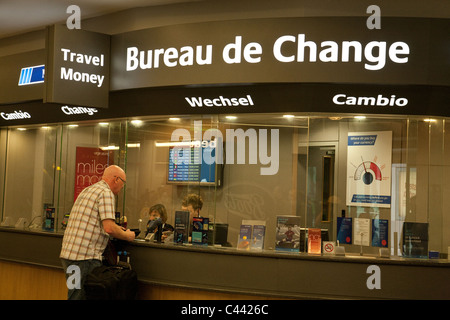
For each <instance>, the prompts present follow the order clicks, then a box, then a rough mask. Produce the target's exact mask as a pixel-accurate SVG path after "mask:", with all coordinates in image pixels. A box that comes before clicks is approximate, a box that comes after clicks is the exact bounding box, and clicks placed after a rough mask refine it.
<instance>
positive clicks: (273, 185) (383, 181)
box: [0, 113, 450, 257]
mask: <svg viewBox="0 0 450 320" xmlns="http://www.w3.org/2000/svg"><path fill="white" fill-rule="evenodd" d="M447 126H448V124H447V122H446V120H445V119H424V118H419V117H400V116H398V117H393V116H389V117H388V116H381V115H377V116H366V117H364V118H362V117H359V118H355V117H353V116H349V115H326V116H325V115H320V114H316V115H314V114H310V115H304V114H301V113H298V114H291V115H285V114H280V113H273V114H269V113H266V114H256V113H252V114H237V115H233V116H232V115H189V116H186V115H184V116H157V117H142V118H139V119H123V120H122V119H115V120H110V121H108V122H83V123H77V124H58V125H52V126H45V127H42V126H40V127H37V126H29V127H24V128H5V129H2V130H1V135H0V147H1V149H2V152H1V155H0V156H1V158H0V160H1V163H2V169H1V170H0V178H1V179H2V183H1V184H0V188H1V191H2V192H1V194H2V198H1V199H0V201H1V205H2V213H1V218H2V226H3V227H16V224H17V223H19V222H20V223H19V224H18V225H17V227H22V228H25V229H26V230H27V229H30V230H46V231H54V232H63V222H64V219H65V215H66V214H68V213H69V212H70V209H71V207H72V205H73V202H74V199H75V198H76V196H77V194H78V192H80V191H81V190H82V188H84V187H85V186H87V185H89V184H91V183H95V182H96V181H98V180H99V179H101V174H102V172H103V169H104V168H105V167H106V166H108V165H110V164H117V165H119V166H121V167H122V168H124V170H125V171H126V174H127V183H126V186H125V188H124V190H123V191H122V192H121V193H120V194H119V196H118V197H117V211H118V212H120V213H121V215H122V216H126V218H127V224H128V227H129V228H139V229H141V231H142V234H145V231H146V225H147V222H148V221H149V219H150V208H151V207H152V206H153V205H156V204H162V205H164V207H165V209H166V211H167V221H166V223H167V224H170V225H172V226H174V225H175V220H174V219H175V212H176V211H180V210H186V209H187V208H186V206H184V205H183V200H184V199H185V197H186V196H187V195H190V194H195V195H198V196H200V197H201V198H202V200H203V206H202V208H201V210H200V212H199V213H197V215H200V216H202V217H204V218H208V219H209V222H210V227H209V229H210V231H214V230H216V229H215V228H217V232H218V230H219V226H220V229H221V230H222V231H221V232H222V233H221V235H220V237H221V239H222V240H223V236H224V235H223V231H224V230H225V242H224V241H220V242H216V240H217V239H216V235H217V238H218V237H219V235H218V234H217V233H216V232H212V233H210V234H209V236H210V237H212V240H211V241H210V245H211V244H216V245H218V244H219V243H220V244H221V245H223V246H227V247H231V248H238V249H248V250H254V249H255V248H256V249H258V247H251V245H250V242H251V241H250V240H252V241H254V240H255V239H256V237H255V235H256V234H253V235H254V236H253V237H251V236H249V238H247V240H248V243H244V242H243V241H242V240H243V237H242V235H243V233H244V232H246V230H245V227H246V226H248V225H250V226H252V228H254V226H255V225H257V226H258V225H263V226H264V237H263V239H264V245H263V246H262V247H261V246H260V247H259V249H260V250H261V249H265V250H274V251H291V250H290V249H292V248H294V249H295V250H293V251H294V252H308V251H309V247H308V243H309V242H308V237H310V235H311V234H313V232H317V231H318V230H319V231H318V232H320V234H321V239H322V241H324V240H329V241H334V242H336V241H337V240H340V243H339V244H340V245H343V246H345V248H346V252H347V253H355V254H359V253H363V254H368V255H377V254H379V252H380V251H379V250H380V249H383V248H386V249H388V250H389V252H390V254H391V255H403V256H406V257H424V256H426V255H427V252H428V251H430V250H431V251H439V252H441V253H445V254H446V253H447V247H448V246H449V245H450V234H449V231H448V230H450V228H449V225H450V215H448V214H447V211H448V209H449V208H450V203H449V200H447V198H448V197H445V195H446V194H447V193H448V192H447V191H448V189H449V188H450V186H449V183H448V182H447V181H448V179H447V176H449V175H450V170H449V168H450V161H449V160H448V159H450V157H449V154H448V153H449V152H450V151H449V149H450V148H449V147H448V145H449V136H448V135H449V134H448V132H449V130H448V128H447ZM446 129H447V130H446ZM377 139H378V140H377ZM376 141H379V143H378V144H376V143H375V142H376ZM52 210H54V211H53V214H54V220H53V221H52V220H51V219H50V220H48V218H49V215H50V217H51V214H52ZM283 219H284V220H283ZM349 219H351V220H349ZM293 221H294V222H293ZM348 221H351V227H352V229H351V231H348V230H347V234H346V236H344V237H343V236H342V227H343V226H344V225H345V224H346V223H348ZM52 223H53V225H52ZM405 226H407V228H406V229H405ZM417 228H418V229H417ZM417 230H419V231H420V230H422V231H424V230H425V231H426V235H425V234H422V235H420V234H419V236H420V237H421V241H422V243H423V244H424V245H426V249H423V248H422V249H423V250H422V252H419V251H420V250H421V249H420V248H419V247H417V246H416V245H415V243H414V242H413V235H412V233H411V232H413V233H414V232H416V233H417V232H418V231H417ZM259 231H260V230H258V232H259ZM419 233H420V232H419ZM210 239H211V238H210ZM347 239H349V241H348V242H347ZM289 241H290V242H289ZM288 242H289V243H288ZM259 245H260V244H259ZM291 247H292V248H291ZM321 250H322V249H321ZM417 250H419V251H417ZM417 252H419V253H417Z"/></svg>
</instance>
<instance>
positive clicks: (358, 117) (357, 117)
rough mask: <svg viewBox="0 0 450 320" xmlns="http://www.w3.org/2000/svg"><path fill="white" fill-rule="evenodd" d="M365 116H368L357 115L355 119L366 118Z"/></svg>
mask: <svg viewBox="0 0 450 320" xmlns="http://www.w3.org/2000/svg"><path fill="white" fill-rule="evenodd" d="M365 118H366V116H355V119H359V120H361V119H365Z"/></svg>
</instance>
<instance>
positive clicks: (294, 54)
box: [111, 17, 450, 90]
mask: <svg viewBox="0 0 450 320" xmlns="http://www.w3.org/2000/svg"><path fill="white" fill-rule="evenodd" d="M448 31H449V21H448V20H447V19H424V18H391V17H383V28H382V29H380V30H369V29H368V28H367V27H366V18H365V17H314V18H304V17H303V18H272V19H252V20H236V21H219V22H207V23H195V24H185V25H174V26H165V27H159V28H152V29H146V30H138V31H133V32H128V33H123V34H118V35H114V36H112V44H111V45H112V52H113V53H114V54H113V57H112V64H111V68H112V73H113V74H114V77H113V78H112V82H111V90H123V89H132V88H144V87H156V86H172V85H186V84H222V83H227V84H229V83H277V82H288V83H360V84H394V85H405V84H412V85H443V86H448V85H450V77H449V73H450V61H449V59H448V45H449V43H448V42H449V40H448Z"/></svg>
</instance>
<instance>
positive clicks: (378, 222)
mask: <svg viewBox="0 0 450 320" xmlns="http://www.w3.org/2000/svg"><path fill="white" fill-rule="evenodd" d="M388 245H389V221H388V220H387V219H373V220H372V246H373V247H383V248H387V247H388Z"/></svg>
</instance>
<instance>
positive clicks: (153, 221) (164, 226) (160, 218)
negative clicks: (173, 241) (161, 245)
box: [145, 204, 174, 242]
mask: <svg viewBox="0 0 450 320" xmlns="http://www.w3.org/2000/svg"><path fill="white" fill-rule="evenodd" d="M173 230H174V228H173V226H171V225H170V224H168V223H167V210H166V207H165V206H164V205H163V204H155V205H154V206H152V207H151V208H150V210H149V220H148V223H147V231H146V234H145V239H147V240H157V241H158V242H161V241H162V242H164V240H166V239H167V238H168V237H170V236H172V234H173Z"/></svg>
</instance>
